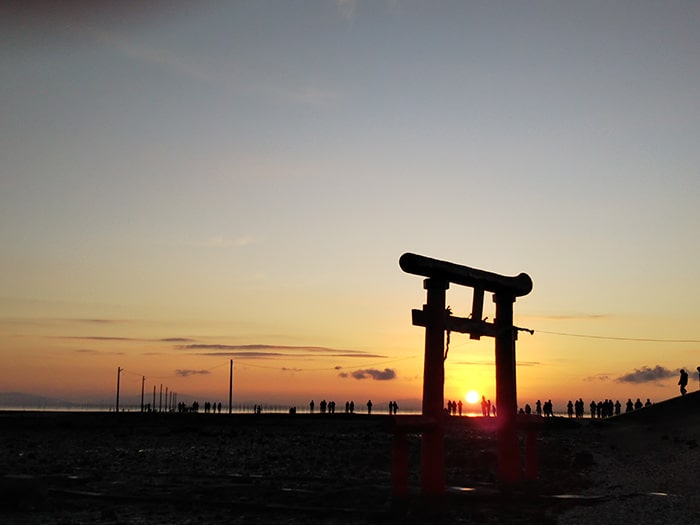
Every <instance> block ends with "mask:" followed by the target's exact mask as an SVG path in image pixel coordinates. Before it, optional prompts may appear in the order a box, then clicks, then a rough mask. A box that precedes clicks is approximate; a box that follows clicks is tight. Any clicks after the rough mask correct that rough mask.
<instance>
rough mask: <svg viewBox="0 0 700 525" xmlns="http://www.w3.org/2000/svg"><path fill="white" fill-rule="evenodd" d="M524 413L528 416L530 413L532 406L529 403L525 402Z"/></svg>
mask: <svg viewBox="0 0 700 525" xmlns="http://www.w3.org/2000/svg"><path fill="white" fill-rule="evenodd" d="M525 414H526V415H528V416H529V415H530V414H532V407H531V406H530V403H525Z"/></svg>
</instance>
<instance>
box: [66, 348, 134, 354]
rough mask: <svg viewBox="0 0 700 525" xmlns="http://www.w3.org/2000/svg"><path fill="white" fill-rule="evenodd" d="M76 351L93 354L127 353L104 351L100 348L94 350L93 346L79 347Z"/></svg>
mask: <svg viewBox="0 0 700 525" xmlns="http://www.w3.org/2000/svg"><path fill="white" fill-rule="evenodd" d="M75 352H77V353H79V354H91V355H125V354H124V352H102V351H100V350H93V349H91V348H78V349H77V350H75Z"/></svg>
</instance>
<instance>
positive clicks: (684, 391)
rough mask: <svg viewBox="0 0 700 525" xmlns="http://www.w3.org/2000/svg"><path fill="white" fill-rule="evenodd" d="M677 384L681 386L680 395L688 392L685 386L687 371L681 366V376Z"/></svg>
mask: <svg viewBox="0 0 700 525" xmlns="http://www.w3.org/2000/svg"><path fill="white" fill-rule="evenodd" d="M678 384H679V385H680V386H681V395H682V396H684V395H685V394H686V392H688V391H687V390H686V389H685V387H686V386H688V372H686V371H685V370H683V369H682V368H681V378H680V379H679V380H678Z"/></svg>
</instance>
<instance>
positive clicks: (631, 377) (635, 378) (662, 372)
mask: <svg viewBox="0 0 700 525" xmlns="http://www.w3.org/2000/svg"><path fill="white" fill-rule="evenodd" d="M679 370H680V369H676V370H671V369H669V368H665V367H663V366H661V365H656V366H655V367H654V368H651V367H649V366H643V367H641V368H635V369H634V372H629V373H627V374H624V375H621V376H620V377H618V378H617V379H615V381H616V382H618V383H656V382H657V381H661V380H663V379H669V378H671V377H674V376H676V375H677V374H678V372H679Z"/></svg>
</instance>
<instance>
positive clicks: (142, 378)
mask: <svg viewBox="0 0 700 525" xmlns="http://www.w3.org/2000/svg"><path fill="white" fill-rule="evenodd" d="M145 385H146V376H141V412H143V389H144V387H145Z"/></svg>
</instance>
